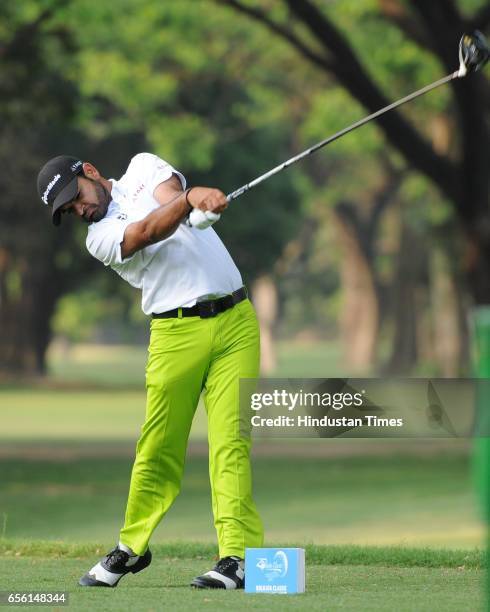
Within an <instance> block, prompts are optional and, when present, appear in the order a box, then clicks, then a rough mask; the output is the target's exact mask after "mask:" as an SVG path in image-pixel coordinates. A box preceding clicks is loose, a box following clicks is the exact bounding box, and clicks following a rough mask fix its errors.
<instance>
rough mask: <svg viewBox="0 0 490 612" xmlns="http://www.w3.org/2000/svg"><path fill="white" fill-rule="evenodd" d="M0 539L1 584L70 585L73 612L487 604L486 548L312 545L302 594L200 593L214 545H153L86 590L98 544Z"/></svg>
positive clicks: (4, 586) (408, 608)
mask: <svg viewBox="0 0 490 612" xmlns="http://www.w3.org/2000/svg"><path fill="white" fill-rule="evenodd" d="M89 548H90V547H89V546H87V545H85V546H80V547H77V546H76V545H73V546H71V547H67V546H66V545H58V550H57V546H56V545H48V544H43V543H33V544H28V545H22V544H18V543H17V544H15V543H8V542H7V543H5V542H4V543H3V544H2V543H1V542H0V575H1V576H2V579H1V583H2V589H7V590H27V589H29V590H38V591H46V590H54V591H67V592H68V594H69V609H72V610H73V609H75V610H89V609H91V610H123V609H130V610H195V609H196V608H199V609H209V610H216V609H219V610H270V609H273V610H292V609H294V610H334V611H335V610H339V611H340V610H341V611H353V612H354V611H356V612H358V611H359V610H363V611H364V610H368V611H369V610H372V611H386V612H388V611H390V612H391V611H392V610H400V611H403V610H406V611H415V610H416V611H417V612H420V611H424V610H427V611H433V610H444V611H448V612H449V611H453V610H454V611H455V612H460V611H461V610H476V609H479V608H481V605H482V579H483V569H482V567H481V566H482V563H483V554H482V553H477V552H472V553H463V552H449V551H445V552H443V551H428V550H420V551H417V550H410V549H405V550H399V549H396V548H391V549H390V548H386V549H369V548H364V549H363V548H356V547H345V548H335V547H319V546H311V547H308V548H307V551H306V560H307V578H306V585H307V592H306V593H305V594H302V595H296V596H291V597H288V596H284V595H283V596H281V595H276V596H274V595H250V594H245V593H243V592H223V591H194V590H192V589H190V588H189V586H188V584H189V581H190V580H192V578H193V577H194V576H195V575H197V574H199V573H202V572H203V571H206V570H207V569H209V561H208V558H209V557H210V556H211V554H212V552H213V549H212V548H211V547H209V546H199V545H189V544H187V545H186V544H182V545H179V544H173V545H171V546H167V547H165V546H157V547H155V548H154V556H155V560H154V562H153V563H152V565H151V566H150V567H149V568H148V569H147V570H145V571H144V572H141V573H140V574H138V575H136V576H132V575H130V576H127V577H126V578H124V579H123V581H122V582H121V584H120V586H119V587H117V588H116V589H82V588H80V587H77V585H76V582H77V580H78V578H79V576H80V574H82V573H84V572H85V571H86V569H88V568H89V567H90V566H91V564H92V563H93V560H94V556H96V555H97V554H98V553H99V552H100V549H99V550H97V549H96V548H95V547H92V548H93V550H92V553H93V554H92V555H88V554H87V551H88V549H89Z"/></svg>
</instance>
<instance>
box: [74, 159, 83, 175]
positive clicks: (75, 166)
mask: <svg viewBox="0 0 490 612" xmlns="http://www.w3.org/2000/svg"><path fill="white" fill-rule="evenodd" d="M81 165H82V162H81V161H80V160H78V161H77V162H75V163H74V164H73V165H72V166H71V171H72V172H75V170H76V169H77V168H78V167H79V166H81Z"/></svg>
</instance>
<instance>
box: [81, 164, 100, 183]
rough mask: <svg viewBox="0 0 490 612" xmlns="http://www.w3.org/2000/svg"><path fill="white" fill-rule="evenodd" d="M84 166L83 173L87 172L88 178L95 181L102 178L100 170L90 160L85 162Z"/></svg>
mask: <svg viewBox="0 0 490 612" xmlns="http://www.w3.org/2000/svg"><path fill="white" fill-rule="evenodd" d="M82 168H83V173H84V174H85V176H86V177H87V178H89V179H93V180H95V181H98V180H99V179H100V172H99V171H98V170H97V168H96V167H95V166H94V165H92V164H91V163H90V162H84V163H83V165H82Z"/></svg>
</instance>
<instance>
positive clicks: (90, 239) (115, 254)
mask: <svg viewBox="0 0 490 612" xmlns="http://www.w3.org/2000/svg"><path fill="white" fill-rule="evenodd" d="M130 224H131V222H130V221H126V220H124V221H123V220H120V219H114V218H111V219H102V220H101V221H99V222H97V223H93V224H92V225H90V227H89V231H88V235H87V240H86V246H87V249H88V251H89V253H90V254H91V255H93V256H94V257H95V258H96V259H98V260H99V261H101V262H102V263H103V264H104V265H106V266H115V265H122V264H126V263H129V262H130V261H131V260H132V259H133V258H134V257H135V256H136V255H138V254H139V251H137V252H136V253H134V254H133V255H131V256H130V257H125V258H124V259H123V258H122V255H121V243H122V241H123V240H124V232H125V231H126V228H127V227H128V225H130Z"/></svg>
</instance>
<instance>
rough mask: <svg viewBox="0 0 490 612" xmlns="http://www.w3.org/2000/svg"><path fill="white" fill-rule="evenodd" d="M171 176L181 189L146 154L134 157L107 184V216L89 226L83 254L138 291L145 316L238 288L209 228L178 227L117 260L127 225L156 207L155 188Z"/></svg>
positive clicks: (168, 168) (157, 161)
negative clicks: (157, 240) (104, 266)
mask: <svg viewBox="0 0 490 612" xmlns="http://www.w3.org/2000/svg"><path fill="white" fill-rule="evenodd" d="M172 174H175V175H177V176H178V177H179V179H180V181H181V183H182V188H183V189H185V185H186V181H185V178H184V177H183V176H182V174H180V172H178V171H177V170H175V169H174V168H173V167H172V166H171V165H170V164H168V163H167V162H165V161H163V160H162V159H160V158H159V157H157V156H156V155H152V154H151V153H140V154H138V155H136V156H135V157H133V159H132V160H131V162H130V164H129V166H128V169H127V170H126V173H125V174H124V176H122V177H121V178H120V179H119V180H118V181H116V180H114V179H111V182H112V191H111V195H112V202H111V203H110V204H109V208H108V210H107V214H106V216H105V217H104V218H103V219H101V220H100V221H98V222H97V223H91V224H90V225H89V227H88V235H87V240H86V245H87V249H88V250H89V252H90V253H91V254H92V255H93V256H94V257H95V258H96V259H99V260H100V261H101V262H102V263H104V264H105V265H106V266H110V267H111V268H112V269H113V270H115V271H116V272H117V273H118V274H119V275H120V276H122V278H124V280H126V281H127V282H128V283H130V284H131V285H132V286H133V287H136V288H138V289H141V290H142V300H141V306H142V309H143V312H144V313H145V314H151V313H159V312H165V311H167V310H171V309H173V308H178V307H180V306H193V305H194V304H195V303H196V301H198V300H201V299H203V298H206V297H208V296H210V295H226V294H228V293H232V292H233V291H236V290H237V289H239V288H240V287H241V286H242V285H243V282H242V278H241V276H240V272H239V271H238V268H237V267H236V265H235V263H234V262H233V260H232V258H231V256H230V254H229V253H228V251H227V250H226V248H225V246H224V244H223V243H222V242H221V240H220V239H219V237H218V235H217V234H216V232H215V231H214V230H213V228H211V227H209V228H207V229H205V230H198V229H195V228H192V227H188V226H187V225H185V224H184V223H181V224H180V225H179V227H178V228H177V230H176V231H175V232H174V233H173V234H172V235H171V236H169V237H168V238H166V239H165V240H161V241H160V242H157V243H155V244H152V245H150V246H147V247H145V248H144V249H141V250H140V251H137V252H136V253H135V254H134V255H132V256H131V257H127V258H126V259H124V260H123V259H122V257H121V242H122V241H123V238H124V232H125V230H126V228H127V226H128V225H130V224H131V223H134V222H135V221H139V220H141V219H143V218H144V217H146V215H148V214H149V213H150V212H151V211H152V210H154V209H155V208H158V207H159V204H158V202H157V201H156V200H155V198H154V197H153V192H154V190H155V188H156V187H157V185H159V184H160V183H163V182H164V181H166V180H168V179H169V178H170V177H171V176H172Z"/></svg>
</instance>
